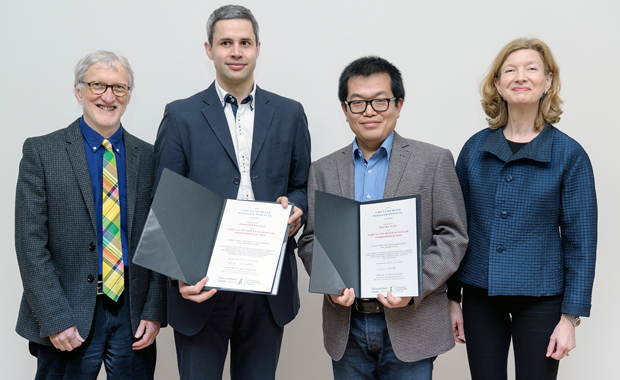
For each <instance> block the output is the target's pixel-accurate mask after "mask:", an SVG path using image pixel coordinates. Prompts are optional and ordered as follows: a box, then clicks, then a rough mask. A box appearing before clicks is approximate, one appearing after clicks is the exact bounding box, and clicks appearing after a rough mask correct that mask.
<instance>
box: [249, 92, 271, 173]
mask: <svg viewBox="0 0 620 380" xmlns="http://www.w3.org/2000/svg"><path fill="white" fill-rule="evenodd" d="M268 103H269V98H268V97H267V96H266V94H265V92H264V91H263V90H261V89H260V88H259V87H258V86H256V109H255V110H254V132H253V136H252V161H251V163H250V168H251V167H252V166H253V165H254V162H255V161H256V157H258V154H259V153H260V151H261V149H262V148H263V145H264V144H265V138H266V137H267V132H269V128H270V127H271V120H272V119H273V114H274V109H273V108H272V107H271V106H269V105H268Z"/></svg>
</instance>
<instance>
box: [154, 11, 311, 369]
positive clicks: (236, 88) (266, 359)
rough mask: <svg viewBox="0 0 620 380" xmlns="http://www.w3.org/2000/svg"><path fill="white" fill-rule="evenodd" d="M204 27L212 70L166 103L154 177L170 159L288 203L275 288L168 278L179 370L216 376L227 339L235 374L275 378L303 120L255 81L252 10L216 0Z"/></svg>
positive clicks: (300, 215) (247, 193)
mask: <svg viewBox="0 0 620 380" xmlns="http://www.w3.org/2000/svg"><path fill="white" fill-rule="evenodd" d="M207 34H208V41H207V42H205V50H206V52H207V55H208V56H209V59H211V60H212V61H213V62H214V65H215V72H216V80H215V81H214V82H213V84H211V86H210V87H209V88H208V89H206V90H205V91H202V92H199V93H198V94H195V95H193V96H191V97H189V98H187V99H182V100H177V101H175V102H172V103H170V104H168V105H167V106H166V110H165V112H164V118H163V120H162V122H161V125H160V127H159V132H158V135H157V140H156V142H155V152H156V156H157V178H159V177H160V176H161V172H162V170H163V169H164V168H168V169H171V170H173V171H175V172H177V173H179V174H181V175H183V176H185V177H187V178H189V179H191V180H193V181H195V182H197V183H199V184H201V185H203V186H205V187H207V188H209V189H210V190H212V191H214V192H216V193H218V194H219V195H221V196H222V197H225V198H229V199H245V200H257V201H277V202H281V203H282V205H283V206H284V207H286V206H287V205H288V203H289V202H291V203H293V204H294V205H295V207H294V212H293V215H292V217H291V218H290V219H289V224H290V225H291V228H290V233H289V241H288V245H287V252H286V255H285V261H284V265H283V269H282V275H281V279H280V286H279V289H278V294H277V295H276V296H266V295H257V294H249V293H236V292H224V291H220V292H216V291H215V290H209V291H205V290H202V289H203V287H204V285H205V284H206V283H207V281H208V279H207V278H206V277H205V278H204V279H203V280H202V281H200V282H199V283H198V284H184V283H182V282H179V283H176V282H175V281H171V283H170V287H169V291H168V315H169V323H170V324H171V325H172V327H174V336H175V344H176V348H177V359H178V366H179V373H180V375H181V379H183V380H186V379H221V377H222V372H223V367H224V361H225V359H226V354H227V349H228V343H229V342H230V347H231V370H230V372H231V378H232V379H233V380H237V379H243V380H251V379H273V378H275V372H276V365H277V362H278V356H279V353H280V346H281V343H282V334H283V329H284V325H286V324H287V323H288V322H290V321H291V320H292V319H293V318H294V317H295V315H296V314H297V311H298V310H299V294H298V290H297V263H296V261H295V255H294V252H293V250H294V249H295V248H296V247H297V244H296V242H295V240H294V238H293V236H294V234H295V233H296V232H297V231H298V230H299V228H300V227H301V225H302V224H303V223H304V222H305V214H306V210H307V200H306V182H307V178H308V168H309V166H310V135H309V132H308V124H307V120H306V115H305V114H304V110H303V107H302V106H301V104H299V103H298V102H296V101H293V100H290V99H287V98H283V97H281V96H278V95H276V94H273V93H270V92H267V91H264V90H262V89H261V88H259V87H258V86H256V84H255V83H254V68H255V66H256V59H257V58H258V55H259V53H260V42H259V40H258V23H257V22H256V19H255V18H254V16H253V15H252V13H251V12H250V10H248V9H247V8H245V7H242V6H233V5H227V6H223V7H221V8H218V9H216V10H215V11H214V12H213V14H211V16H210V17H209V20H208V22H207ZM156 181H157V180H156Z"/></svg>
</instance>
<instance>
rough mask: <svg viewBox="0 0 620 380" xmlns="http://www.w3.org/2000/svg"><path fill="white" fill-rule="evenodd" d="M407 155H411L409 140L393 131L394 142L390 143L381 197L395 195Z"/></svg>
mask: <svg viewBox="0 0 620 380" xmlns="http://www.w3.org/2000/svg"><path fill="white" fill-rule="evenodd" d="M409 157H411V147H410V146H409V142H408V141H407V140H405V139H404V138H403V137H401V136H400V135H399V134H398V133H396V132H394V144H393V145H392V154H391V157H390V166H389V167H388V173H387V177H386V179H385V189H384V190H383V199H388V198H394V197H395V196H396V190H397V189H398V184H399V183H400V180H401V178H402V177H403V172H404V171H405V167H406V166H407V161H409Z"/></svg>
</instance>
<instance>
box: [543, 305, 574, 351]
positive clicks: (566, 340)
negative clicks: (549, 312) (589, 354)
mask: <svg viewBox="0 0 620 380" xmlns="http://www.w3.org/2000/svg"><path fill="white" fill-rule="evenodd" d="M575 347H577V341H576V339H575V326H573V323H572V322H571V321H569V320H568V319H566V318H565V317H564V316H562V318H560V322H559V323H558V324H557V326H555V329H554V330H553V334H551V338H550V339H549V346H547V357H548V358H549V357H551V358H554V359H555V360H560V359H563V358H564V357H565V356H568V353H569V352H570V351H571V350H572V349H573V348H575Z"/></svg>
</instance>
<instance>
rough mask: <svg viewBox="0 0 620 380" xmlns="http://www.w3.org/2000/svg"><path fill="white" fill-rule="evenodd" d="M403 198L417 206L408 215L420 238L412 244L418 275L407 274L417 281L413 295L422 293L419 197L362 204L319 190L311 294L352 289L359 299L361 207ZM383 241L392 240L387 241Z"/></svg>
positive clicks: (413, 258)
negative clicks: (412, 212)
mask: <svg viewBox="0 0 620 380" xmlns="http://www.w3.org/2000/svg"><path fill="white" fill-rule="evenodd" d="M403 199H412V200H414V201H415V205H416V207H415V212H414V215H407V218H411V219H415V220H413V221H412V222H413V223H414V224H413V225H414V227H413V228H414V229H415V230H416V234H415V236H416V237H417V238H416V241H415V242H411V243H413V244H414V245H415V248H414V251H417V255H415V254H414V255H413V256H412V257H410V259H412V260H417V273H409V274H407V275H411V276H415V278H416V279H417V281H416V282H417V285H418V292H417V293H418V294H413V296H417V295H419V294H422V252H421V239H420V236H421V227H420V219H421V216H420V215H421V214H420V203H421V202H420V195H411V196H407V197H399V198H391V199H382V200H378V201H371V202H363V203H362V202H357V201H355V200H351V199H348V198H343V197H339V196H337V195H333V194H328V193H325V192H322V191H318V190H317V191H316V193H315V205H314V244H313V249H312V272H311V276H310V289H309V290H310V292H311V293H320V294H334V295H341V294H342V292H343V291H344V289H345V288H353V289H354V290H355V295H356V297H360V295H361V294H362V293H361V288H362V282H363V281H364V279H363V278H361V236H360V228H361V223H362V222H361V209H360V208H361V207H362V206H363V205H368V204H373V203H384V202H393V201H398V200H403ZM384 242H386V243H387V242H389V240H388V239H385V241H384ZM392 294H394V292H392Z"/></svg>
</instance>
